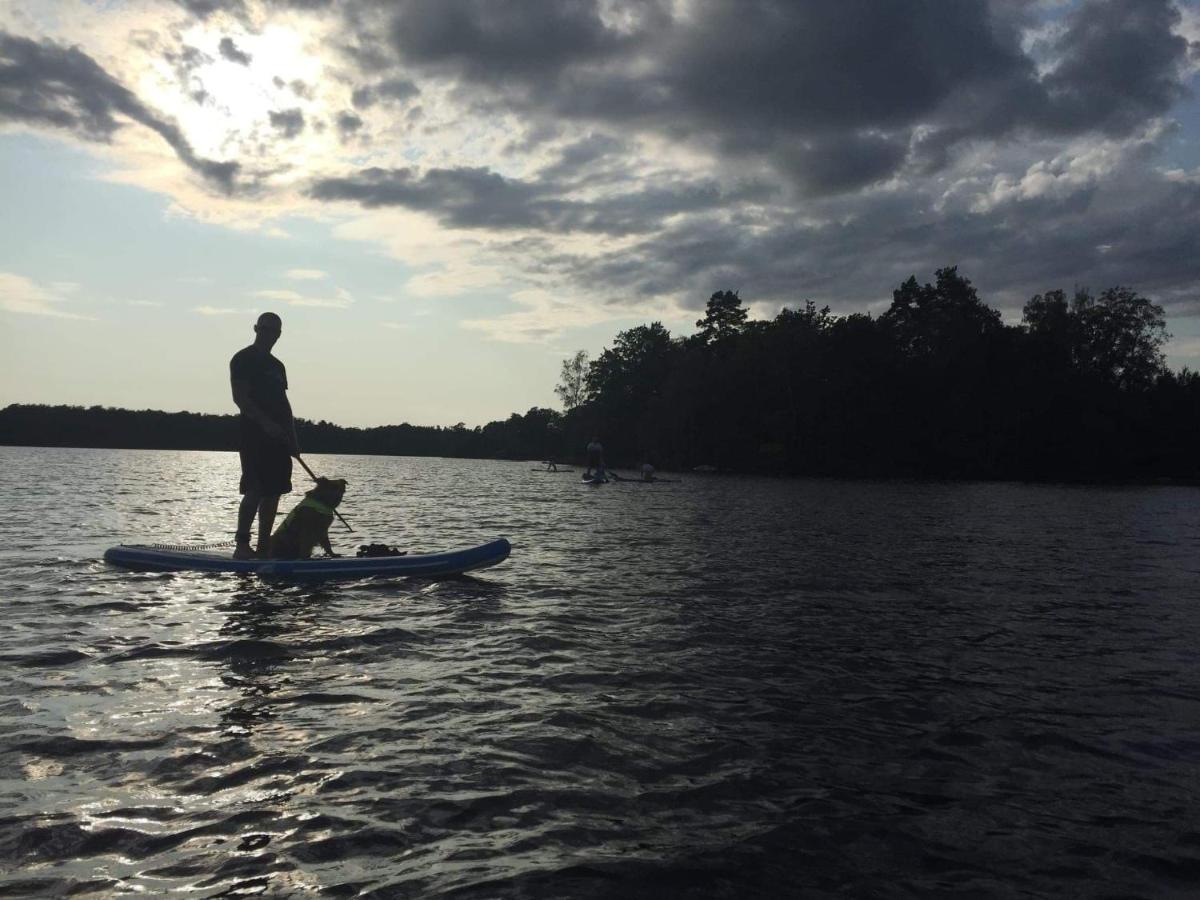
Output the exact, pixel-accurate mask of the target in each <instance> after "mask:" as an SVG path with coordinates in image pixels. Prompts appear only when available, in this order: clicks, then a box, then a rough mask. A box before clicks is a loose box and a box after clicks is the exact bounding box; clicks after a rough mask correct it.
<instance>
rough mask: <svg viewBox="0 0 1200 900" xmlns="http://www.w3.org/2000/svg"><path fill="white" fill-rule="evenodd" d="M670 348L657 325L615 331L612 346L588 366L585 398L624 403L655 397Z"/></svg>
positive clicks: (668, 335)
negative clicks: (616, 332) (615, 334)
mask: <svg viewBox="0 0 1200 900" xmlns="http://www.w3.org/2000/svg"><path fill="white" fill-rule="evenodd" d="M674 349H675V345H674V343H673V342H672V341H671V333H670V332H669V331H667V329H666V328H664V327H663V324H662V323H661V322H652V323H651V324H649V325H639V326H637V327H636V328H630V329H629V330H628V331H622V332H619V333H618V334H617V336H616V339H614V340H613V345H612V347H608V348H605V350H604V352H603V353H601V354H600V358H599V359H597V360H596V361H595V362H593V363H591V364H590V365H589V366H588V373H587V391H588V399H591V400H596V399H601V398H603V399H605V400H607V401H610V402H619V403H625V402H627V401H630V400H641V399H644V398H646V397H649V396H651V395H653V394H657V393H658V391H659V389H660V388H661V387H662V382H663V380H664V379H665V378H666V375H667V372H668V370H669V369H670V363H671V356H672V353H673V351H674Z"/></svg>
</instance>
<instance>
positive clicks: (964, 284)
mask: <svg viewBox="0 0 1200 900" xmlns="http://www.w3.org/2000/svg"><path fill="white" fill-rule="evenodd" d="M935 274H936V277H937V283H936V284H926V285H925V286H923V287H922V286H921V285H919V284H918V283H917V279H916V277H915V276H914V277H911V278H909V279H908V281H906V282H904V284H902V285H900V287H899V288H897V289H896V290H895V291H893V292H892V305H891V307H889V308H888V310H887V312H885V313H884V314H883V315H882V316H880V317H879V318H880V321H881V322H883V323H885V324H886V325H888V326H890V327H891V328H893V329H894V331H895V334H896V340H897V343H898V345H899V348H900V349H901V350H902V351H903V352H904V353H906V354H907V355H909V356H916V357H920V356H929V355H933V356H937V355H940V354H942V353H945V352H947V351H954V350H967V349H968V348H970V347H971V346H972V345H973V343H974V342H975V340H976V339H977V338H979V337H981V336H984V335H987V334H993V333H995V332H998V331H999V330H1000V329H1001V328H1002V327H1003V326H1002V323H1001V321H1000V313H998V312H997V311H996V310H994V309H992V308H991V307H989V306H988V305H987V304H985V303H984V302H983V301H982V300H980V299H979V295H978V294H977V293H976V291H975V286H974V285H972V284H971V282H970V280H969V279H967V278H964V277H963V276H961V275H959V274H958V267H957V266H950V267H949V268H945V269H938V270H937V272H936V273H935Z"/></svg>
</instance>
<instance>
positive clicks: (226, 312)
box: [192, 306, 248, 316]
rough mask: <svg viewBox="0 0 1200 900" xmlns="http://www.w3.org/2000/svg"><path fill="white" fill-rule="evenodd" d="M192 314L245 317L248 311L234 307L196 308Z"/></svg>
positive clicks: (193, 308)
mask: <svg viewBox="0 0 1200 900" xmlns="http://www.w3.org/2000/svg"><path fill="white" fill-rule="evenodd" d="M192 312H194V313H199V314H200V315H202V316H232V315H239V316H244V315H246V314H247V313H248V310H245V309H237V308H235V307H232V306H194V307H192Z"/></svg>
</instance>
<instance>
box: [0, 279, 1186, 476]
mask: <svg viewBox="0 0 1200 900" xmlns="http://www.w3.org/2000/svg"><path fill="white" fill-rule="evenodd" d="M696 324H697V326H698V331H697V332H696V333H695V334H694V335H691V336H688V337H673V336H672V335H671V334H670V333H669V332H668V331H667V330H666V329H665V328H664V327H663V326H662V324H661V323H658V322H655V323H652V324H650V325H642V326H639V327H636V328H631V329H629V330H627V331H623V332H620V333H619V334H617V336H616V337H615V339H614V340H613V342H612V344H611V346H609V347H608V348H606V349H605V350H604V351H603V352H602V353H601V354H600V356H599V357H598V358H597V359H595V360H590V361H589V360H588V358H587V355H586V354H585V353H582V352H580V353H578V354H576V355H575V356H574V357H572V358H571V359H569V360H567V361H565V362H564V363H563V369H562V377H561V380H560V383H559V385H558V387H557V389H556V391H557V393H558V395H559V398H560V399H561V400H562V402H563V406H564V409H565V412H558V411H556V410H551V409H542V408H536V407H535V408H533V409H531V410H529V411H528V412H527V413H525V414H523V415H519V414H516V413H514V414H513V415H511V416H510V417H509V418H508V419H507V420H503V421H496V422H491V423H489V424H487V425H484V426H482V427H475V428H468V427H467V426H465V425H462V424H459V425H455V426H453V427H449V428H439V427H428V426H415V425H407V424H405V425H389V426H382V427H377V428H343V427H341V426H337V425H333V424H331V423H329V422H324V421H321V422H311V421H307V420H299V421H298V423H297V430H298V433H299V438H300V445H301V447H302V448H303V449H304V450H305V451H308V452H313V453H361V454H386V455H404V456H448V457H474V458H499V459H546V458H555V459H557V460H560V461H564V460H565V461H571V460H575V461H578V460H579V459H580V458H581V457H582V454H583V448H584V447H585V445H586V444H587V442H588V441H589V440H590V439H591V438H593V437H598V438H600V440H601V441H602V442H603V444H604V446H605V448H606V451H607V457H608V460H609V462H610V464H613V465H618V466H630V465H635V464H638V463H641V462H644V461H650V462H652V463H653V464H654V465H655V466H657V467H658V468H660V469H690V468H693V467H695V466H698V465H709V466H715V467H717V468H718V469H721V470H725V471H739V472H757V473H770V474H795V475H842V476H865V477H949V478H1017V479H1034V480H1051V479H1053V480H1087V481H1098V480H1144V479H1177V480H1193V479H1196V478H1197V477H1200V377H1198V376H1197V375H1196V374H1195V373H1193V372H1190V371H1188V370H1186V369H1184V370H1183V371H1182V372H1178V373H1176V372H1172V371H1171V370H1170V369H1169V368H1168V367H1167V365H1166V361H1165V359H1164V356H1163V353H1162V347H1163V345H1164V343H1165V341H1166V339H1167V333H1166V327H1165V320H1164V315H1163V310H1162V309H1161V308H1160V307H1158V306H1157V305H1155V304H1153V303H1151V302H1150V301H1149V300H1147V299H1146V298H1144V297H1141V296H1139V295H1138V294H1137V293H1136V292H1134V291H1132V290H1129V289H1127V288H1120V287H1117V288H1111V289H1109V290H1106V291H1103V292H1102V293H1101V294H1099V295H1098V296H1093V295H1092V294H1091V293H1090V292H1089V291H1087V290H1079V291H1076V293H1075V294H1074V296H1071V297H1068V296H1067V295H1066V294H1064V293H1063V292H1062V291H1050V292H1048V293H1046V294H1039V295H1038V296H1036V297H1034V298H1032V299H1031V300H1030V301H1029V302H1028V303H1027V304H1026V305H1025V308H1024V312H1023V317H1022V321H1021V323H1020V324H1019V325H1006V324H1005V323H1004V322H1002V321H1001V318H1000V314H999V313H998V312H997V311H996V310H994V309H992V308H990V307H988V306H987V305H986V304H985V303H983V302H982V301H981V300H980V298H979V296H978V294H977V292H976V290H975V288H974V286H973V285H972V284H971V283H970V281H969V280H967V279H966V278H964V277H963V276H961V275H959V273H958V271H957V269H955V268H947V269H941V270H939V271H938V272H937V275H936V280H935V282H934V283H933V284H924V285H922V284H920V283H918V281H917V280H916V279H915V278H910V279H909V280H908V281H907V282H905V283H904V284H903V285H901V286H900V287H899V288H898V289H897V290H895V291H894V292H893V295H892V303H891V306H890V307H889V309H888V310H887V311H886V312H885V313H883V314H882V315H879V316H871V315H865V314H854V315H847V316H835V315H832V314H831V313H830V311H829V309H828V307H825V308H821V309H818V308H817V307H816V306H815V305H814V304H813V303H811V302H810V303H805V304H804V306H803V308H800V309H784V310H783V311H782V312H781V313H780V314H779V315H778V316H776V317H775V318H774V319H771V320H769V321H752V320H750V319H749V317H748V315H747V312H746V309H745V308H744V307H743V305H742V302H741V299H740V297H739V296H738V294H737V293H735V292H732V291H719V292H717V293H715V294H713V295H712V297H711V298H710V299H709V301H708V305H707V309H706V312H705V316H704V318H703V319H701V320H700V321H699V322H697V323H696ZM0 444H24V445H33V446H73V447H121V448H154V449H203V450H233V449H235V448H236V444H237V423H236V417H235V416H232V415H230V416H214V415H197V414H194V413H185V412H181V413H164V412H154V411H148V410H147V411H130V410H120V409H107V408H102V407H91V408H83V407H67V406H53V407H51V406H30V405H15V406H9V407H8V408H6V409H4V410H0Z"/></svg>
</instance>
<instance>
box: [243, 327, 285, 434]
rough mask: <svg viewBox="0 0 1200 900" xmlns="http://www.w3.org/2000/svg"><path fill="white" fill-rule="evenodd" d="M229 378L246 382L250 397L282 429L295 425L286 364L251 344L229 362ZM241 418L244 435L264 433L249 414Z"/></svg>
mask: <svg viewBox="0 0 1200 900" xmlns="http://www.w3.org/2000/svg"><path fill="white" fill-rule="evenodd" d="M229 378H230V380H231V381H241V382H245V384H246V388H247V392H248V393H249V395H250V399H251V400H252V401H253V402H254V404H255V405H256V406H257V407H258V408H259V409H261V410H262V411H263V412H264V413H266V414H267V415H268V416H269V417H270V418H271V420H272V421H274V422H278V423H279V425H280V427H282V428H290V427H291V423H292V407H291V404H290V403H288V398H287V386H288V385H287V369H285V368H284V367H283V363H281V362H280V361H279V360H277V359H276V358H275V357H274V356H272V355H271V354H270V353H268V352H267V351H265V350H259V349H258V348H257V347H255V346H254V345H253V344H251V345H250V346H249V347H247V348H245V349H244V350H239V351H238V352H237V353H235V354H234V355H233V359H231V360H230V361H229ZM238 418H239V419H241V430H242V435H243V436H244V437H250V436H252V435H253V436H259V435H263V430H262V428H261V427H260V426H259V425H258V423H257V422H254V421H252V420H251V419H249V418H247V417H246V415H245V414H243V415H241V416H239V417H238Z"/></svg>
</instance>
